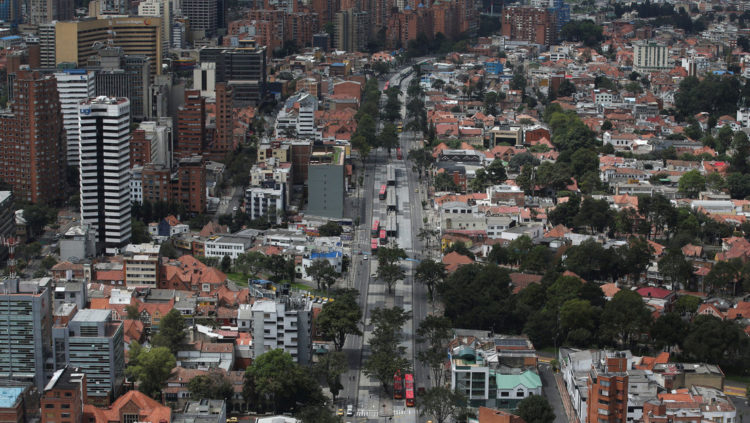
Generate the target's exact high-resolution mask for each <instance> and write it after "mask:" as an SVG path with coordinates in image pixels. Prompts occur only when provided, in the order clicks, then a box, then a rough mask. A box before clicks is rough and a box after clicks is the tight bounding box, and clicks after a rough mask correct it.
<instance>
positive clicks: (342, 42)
mask: <svg viewBox="0 0 750 423" xmlns="http://www.w3.org/2000/svg"><path fill="white" fill-rule="evenodd" d="M368 18H369V17H368V14H367V12H362V11H359V10H357V9H347V10H341V11H339V12H337V13H336V17H335V19H334V34H335V35H334V37H333V39H334V41H335V46H336V48H337V49H339V50H345V51H360V50H362V49H364V48H365V45H367V41H368V35H369V32H370V28H369V27H368V20H369V19H368Z"/></svg>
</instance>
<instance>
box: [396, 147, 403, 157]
mask: <svg viewBox="0 0 750 423" xmlns="http://www.w3.org/2000/svg"><path fill="white" fill-rule="evenodd" d="M396 158H397V159H399V160H401V159H403V158H404V156H403V155H402V154H401V149H400V148H399V149H397V150H396Z"/></svg>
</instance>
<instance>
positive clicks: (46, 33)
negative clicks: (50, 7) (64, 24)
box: [37, 21, 57, 69]
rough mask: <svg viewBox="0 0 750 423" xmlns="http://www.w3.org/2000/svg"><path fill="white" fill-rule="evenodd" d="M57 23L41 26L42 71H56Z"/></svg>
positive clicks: (40, 58)
mask: <svg viewBox="0 0 750 423" xmlns="http://www.w3.org/2000/svg"><path fill="white" fill-rule="evenodd" d="M56 25H57V21H52V22H47V23H42V24H39V27H38V29H37V31H38V35H39V62H40V66H41V68H42V69H55V66H56V65H57V61H56V60H55V50H56V48H57V47H56V45H55V26H56Z"/></svg>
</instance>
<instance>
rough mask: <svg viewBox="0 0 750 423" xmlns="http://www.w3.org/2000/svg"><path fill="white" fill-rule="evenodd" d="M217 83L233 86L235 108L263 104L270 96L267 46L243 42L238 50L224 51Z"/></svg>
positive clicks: (217, 65)
mask: <svg viewBox="0 0 750 423" xmlns="http://www.w3.org/2000/svg"><path fill="white" fill-rule="evenodd" d="M216 82H226V83H227V84H228V85H230V86H231V87H232V91H233V102H234V105H235V106H238V107H243V106H247V105H258V104H260V102H261V101H262V100H263V97H264V96H265V94H266V47H258V46H257V45H256V44H255V42H254V41H253V40H243V41H240V46H239V47H238V48H234V49H224V50H222V51H221V52H220V54H219V56H218V62H217V63H216Z"/></svg>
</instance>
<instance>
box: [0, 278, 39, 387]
mask: <svg viewBox="0 0 750 423" xmlns="http://www.w3.org/2000/svg"><path fill="white" fill-rule="evenodd" d="M51 291H52V286H51V279H50V278H43V279H40V280H30V281H21V280H19V279H17V278H14V279H5V280H3V281H0V302H1V303H2V304H3V306H2V307H0V378H10V379H16V380H23V381H27V382H32V383H34V385H36V387H37V389H39V390H41V389H42V388H44V386H45V384H46V383H47V375H49V374H51V370H52V368H50V367H48V366H47V364H48V363H47V360H48V359H49V358H51V357H52V294H51Z"/></svg>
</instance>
